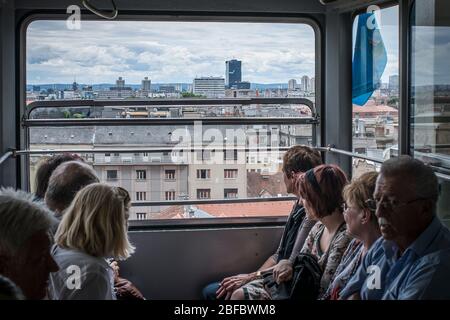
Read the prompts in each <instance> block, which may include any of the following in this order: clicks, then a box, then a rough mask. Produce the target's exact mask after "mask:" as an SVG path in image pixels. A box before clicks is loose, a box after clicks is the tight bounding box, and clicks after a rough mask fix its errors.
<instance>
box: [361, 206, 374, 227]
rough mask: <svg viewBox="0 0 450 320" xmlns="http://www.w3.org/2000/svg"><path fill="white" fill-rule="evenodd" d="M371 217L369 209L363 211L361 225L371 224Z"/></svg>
mask: <svg viewBox="0 0 450 320" xmlns="http://www.w3.org/2000/svg"><path fill="white" fill-rule="evenodd" d="M371 216H372V213H371V212H370V210H369V209H363V210H361V223H362V224H366V223H368V222H370V219H371Z"/></svg>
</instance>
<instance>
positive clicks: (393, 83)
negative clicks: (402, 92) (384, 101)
mask: <svg viewBox="0 0 450 320" xmlns="http://www.w3.org/2000/svg"><path fill="white" fill-rule="evenodd" d="M398 83H399V82H398V75H396V74H394V75H392V76H389V90H390V91H398V87H399V84H398Z"/></svg>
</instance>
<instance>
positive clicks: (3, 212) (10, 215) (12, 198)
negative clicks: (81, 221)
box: [0, 189, 58, 299]
mask: <svg viewBox="0 0 450 320" xmlns="http://www.w3.org/2000/svg"><path fill="white" fill-rule="evenodd" d="M53 220H54V217H53V215H52V213H51V212H50V211H48V210H47V209H44V208H43V207H42V206H40V205H39V204H37V203H35V202H33V196H32V195H31V194H27V193H25V192H23V191H13V190H11V189H1V190H0V274H1V275H3V276H5V277H8V278H9V279H10V280H11V281H13V282H14V283H15V284H16V285H17V286H18V287H19V288H20V289H21V290H22V292H23V294H24V295H25V297H26V298H27V299H43V298H44V297H45V296H46V294H47V286H48V279H49V274H50V272H56V271H58V266H57V265H56V263H55V261H54V260H53V258H52V256H51V255H50V247H51V245H52V242H51V237H50V234H49V231H50V228H51V225H52V224H53V223H54V221H53Z"/></svg>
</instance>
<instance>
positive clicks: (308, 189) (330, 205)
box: [296, 164, 348, 218]
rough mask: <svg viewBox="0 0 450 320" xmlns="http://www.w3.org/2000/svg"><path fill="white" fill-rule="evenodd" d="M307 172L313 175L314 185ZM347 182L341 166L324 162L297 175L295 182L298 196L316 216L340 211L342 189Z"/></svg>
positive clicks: (321, 216) (342, 201)
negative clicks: (309, 206)
mask: <svg viewBox="0 0 450 320" xmlns="http://www.w3.org/2000/svg"><path fill="white" fill-rule="evenodd" d="M308 174H310V175H311V174H313V175H314V176H313V177H311V178H312V179H314V178H315V180H316V181H317V185H316V186H314V183H312V181H310V178H308ZM347 182H348V180H347V176H346V175H345V173H344V171H342V169H341V168H339V167H338V166H336V165H329V164H324V165H321V166H318V167H316V168H314V169H311V170H309V171H308V172H306V173H305V174H302V175H299V177H298V179H297V182H296V183H297V190H298V192H299V195H300V197H301V198H303V199H304V200H306V201H308V202H309V203H310V205H311V207H312V208H313V209H314V211H315V212H314V215H315V216H316V217H318V218H323V217H325V216H328V215H331V214H332V213H333V212H334V211H336V209H337V210H339V212H341V213H342V204H343V203H344V199H343V197H342V190H343V189H344V187H345V185H346V184H347ZM317 186H318V187H319V188H320V190H319V188H318V187H317Z"/></svg>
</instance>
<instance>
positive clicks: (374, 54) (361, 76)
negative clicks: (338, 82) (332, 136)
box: [352, 13, 387, 106]
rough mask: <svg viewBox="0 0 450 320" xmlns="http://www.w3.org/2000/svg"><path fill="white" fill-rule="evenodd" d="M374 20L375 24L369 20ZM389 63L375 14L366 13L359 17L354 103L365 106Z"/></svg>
mask: <svg viewBox="0 0 450 320" xmlns="http://www.w3.org/2000/svg"><path fill="white" fill-rule="evenodd" d="M369 19H371V20H372V19H374V21H373V23H371V21H369V26H368V20H369ZM386 63H387V53H386V48H385V46H384V43H383V39H382V37H381V33H380V30H379V28H378V26H377V23H376V21H375V16H374V13H364V14H361V15H359V17H358V29H357V31H356V41H355V52H354V55H353V67H352V80H353V82H352V101H353V103H354V104H357V105H359V106H362V105H364V104H365V103H366V102H367V101H368V100H369V99H370V97H371V96H372V94H373V92H374V91H375V90H376V89H378V87H379V84H380V80H381V76H382V75H383V72H384V69H385V68H386Z"/></svg>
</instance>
